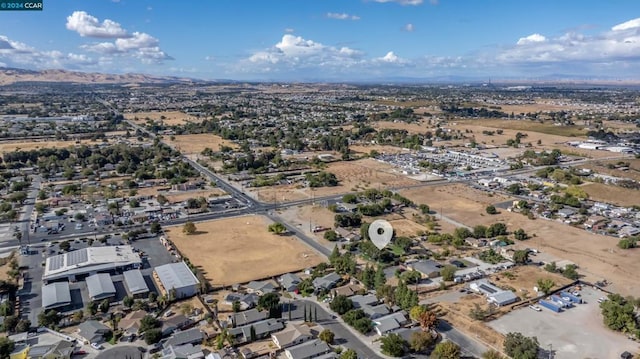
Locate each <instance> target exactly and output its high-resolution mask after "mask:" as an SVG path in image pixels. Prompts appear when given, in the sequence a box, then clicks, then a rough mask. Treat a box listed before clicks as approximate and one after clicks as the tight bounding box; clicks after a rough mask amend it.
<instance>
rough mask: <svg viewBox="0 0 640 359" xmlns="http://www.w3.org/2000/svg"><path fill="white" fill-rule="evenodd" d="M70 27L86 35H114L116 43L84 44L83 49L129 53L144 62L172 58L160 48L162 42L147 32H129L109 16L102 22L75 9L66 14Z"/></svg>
mask: <svg viewBox="0 0 640 359" xmlns="http://www.w3.org/2000/svg"><path fill="white" fill-rule="evenodd" d="M67 29H69V30H72V31H76V32H77V33H78V34H80V36H83V37H98V38H115V41H114V42H99V43H93V44H85V45H81V46H80V48H81V49H84V50H87V51H90V52H96V53H99V54H102V55H117V56H125V55H129V56H131V57H133V58H136V59H139V60H140V61H141V62H143V63H146V64H148V63H162V62H163V61H164V60H172V59H173V58H172V57H171V56H169V55H167V54H166V53H165V52H164V51H162V50H161V49H160V46H159V45H160V41H159V40H158V39H157V38H155V37H153V36H151V35H149V34H147V33H144V32H137V31H136V32H134V33H132V34H130V33H128V32H127V31H126V30H125V29H123V28H122V27H121V26H120V24H118V23H117V22H115V21H112V20H109V19H106V20H104V21H103V22H102V23H100V22H99V21H98V19H97V18H96V17H94V16H91V15H89V14H87V13H86V12H84V11H75V12H74V13H73V14H71V16H69V17H67Z"/></svg>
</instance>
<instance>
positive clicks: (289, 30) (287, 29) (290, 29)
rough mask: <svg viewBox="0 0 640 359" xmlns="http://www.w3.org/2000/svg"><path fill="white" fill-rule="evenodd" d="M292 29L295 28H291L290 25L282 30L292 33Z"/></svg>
mask: <svg viewBox="0 0 640 359" xmlns="http://www.w3.org/2000/svg"><path fill="white" fill-rule="evenodd" d="M294 31H295V30H294V29H292V28H290V27H288V28H286V29H284V32H286V33H288V34H291V33H292V32H294Z"/></svg>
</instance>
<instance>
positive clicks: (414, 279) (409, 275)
mask: <svg viewBox="0 0 640 359" xmlns="http://www.w3.org/2000/svg"><path fill="white" fill-rule="evenodd" d="M400 279H402V280H403V281H404V282H405V283H407V284H416V283H420V280H421V279H422V275H421V274H420V272H417V271H413V270H410V271H406V272H404V273H402V275H401V276H400Z"/></svg>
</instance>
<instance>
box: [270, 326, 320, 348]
mask: <svg viewBox="0 0 640 359" xmlns="http://www.w3.org/2000/svg"><path fill="white" fill-rule="evenodd" d="M321 331H322V328H321V327H319V326H318V327H313V328H310V327H308V326H306V325H295V324H294V325H292V326H291V327H290V328H287V329H285V330H283V331H281V332H278V333H273V334H271V340H273V344H275V345H276V346H277V347H278V349H284V348H288V347H291V346H294V345H298V344H301V343H304V342H306V341H309V340H311V339H313V338H315V337H317V336H318V335H319V334H320V332H321Z"/></svg>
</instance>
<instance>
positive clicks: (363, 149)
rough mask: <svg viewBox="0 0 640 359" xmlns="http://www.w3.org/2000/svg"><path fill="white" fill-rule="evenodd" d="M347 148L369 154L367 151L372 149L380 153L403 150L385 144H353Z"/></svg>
mask: <svg viewBox="0 0 640 359" xmlns="http://www.w3.org/2000/svg"><path fill="white" fill-rule="evenodd" d="M349 149H350V150H351V151H353V152H357V153H366V154H369V152H371V151H373V150H375V151H378V153H382V154H395V153H400V152H403V151H402V148H400V147H394V146H387V145H353V146H349Z"/></svg>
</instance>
